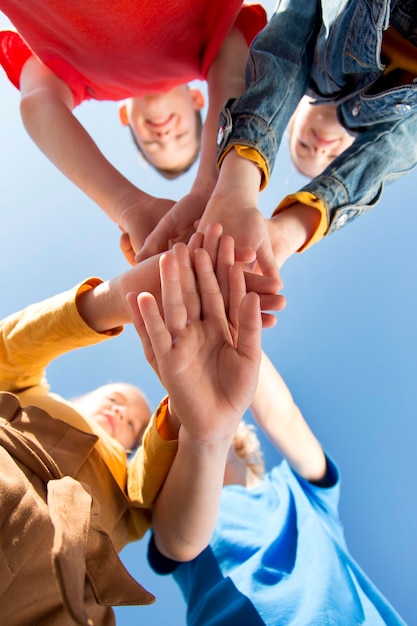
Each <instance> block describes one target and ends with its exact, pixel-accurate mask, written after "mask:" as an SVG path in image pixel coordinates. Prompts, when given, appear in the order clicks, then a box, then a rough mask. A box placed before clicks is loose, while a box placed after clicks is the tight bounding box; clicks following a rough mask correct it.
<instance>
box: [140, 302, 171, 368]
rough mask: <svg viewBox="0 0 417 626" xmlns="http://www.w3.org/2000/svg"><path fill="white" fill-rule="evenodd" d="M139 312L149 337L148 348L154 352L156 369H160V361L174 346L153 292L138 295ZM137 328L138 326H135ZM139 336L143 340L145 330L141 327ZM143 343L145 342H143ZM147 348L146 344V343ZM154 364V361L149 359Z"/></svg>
mask: <svg viewBox="0 0 417 626" xmlns="http://www.w3.org/2000/svg"><path fill="white" fill-rule="evenodd" d="M137 302H138V308H139V312H140V314H141V316H142V320H143V327H144V329H145V331H146V335H147V337H148V342H149V347H148V345H146V349H147V351H148V352H145V354H147V353H149V352H150V350H152V352H153V354H154V361H155V364H156V367H154V369H155V370H159V363H160V362H161V360H162V358H163V357H164V356H165V355H166V354H168V353H169V352H170V350H171V348H172V336H171V334H170V332H169V331H168V328H167V326H166V324H165V322H164V320H163V319H162V317H161V314H160V312H159V308H158V304H157V302H156V300H155V298H154V297H153V295H152V294H149V293H146V292H143V293H140V294H139V295H138V297H137ZM135 328H136V326H135ZM137 331H138V334H139V337H140V338H141V340H142V336H143V331H141V327H140V325H139V327H138V328H137ZM142 343H143V342H142ZM144 349H145V345H144ZM149 362H150V363H151V365H152V362H151V361H149Z"/></svg>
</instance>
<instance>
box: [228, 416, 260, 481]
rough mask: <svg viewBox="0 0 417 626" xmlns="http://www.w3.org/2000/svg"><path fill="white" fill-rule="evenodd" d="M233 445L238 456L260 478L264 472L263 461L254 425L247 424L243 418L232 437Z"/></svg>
mask: <svg viewBox="0 0 417 626" xmlns="http://www.w3.org/2000/svg"><path fill="white" fill-rule="evenodd" d="M233 447H234V449H235V452H236V454H237V455H238V457H240V458H241V459H242V460H243V462H244V463H245V465H246V467H248V468H249V469H250V470H251V471H252V472H253V473H254V474H255V475H256V476H258V477H259V478H262V477H263V475H264V474H265V463H264V460H263V454H262V450H261V444H260V441H259V439H258V437H257V435H256V432H255V426H253V425H252V424H247V423H246V422H245V421H244V420H242V421H241V422H240V423H239V426H238V427H237V430H236V433H235V436H234V437H233Z"/></svg>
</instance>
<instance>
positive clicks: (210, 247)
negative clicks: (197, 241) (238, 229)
mask: <svg viewBox="0 0 417 626" xmlns="http://www.w3.org/2000/svg"><path fill="white" fill-rule="evenodd" d="M222 232H223V227H222V225H221V224H218V223H214V224H209V225H208V226H207V228H206V232H205V234H204V241H203V248H204V250H206V251H207V252H208V254H209V256H210V259H211V262H212V265H213V268H214V271H216V267H217V254H218V249H219V245H220V237H221V236H222Z"/></svg>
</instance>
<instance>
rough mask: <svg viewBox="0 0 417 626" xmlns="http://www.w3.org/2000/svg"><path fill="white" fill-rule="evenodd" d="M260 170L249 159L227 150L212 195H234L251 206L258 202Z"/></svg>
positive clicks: (234, 151) (232, 150)
mask: <svg viewBox="0 0 417 626" xmlns="http://www.w3.org/2000/svg"><path fill="white" fill-rule="evenodd" d="M261 180H262V170H261V169H260V168H259V167H258V165H257V164H256V163H255V162H254V161H251V160H249V159H245V158H244V157H241V156H240V155H239V154H238V153H237V152H236V150H235V149H234V148H232V149H231V150H229V152H228V153H227V154H226V156H225V157H224V159H223V161H222V165H221V169H220V173H219V180H218V183H217V185H216V189H215V191H214V195H215V194H216V193H217V192H219V193H227V194H233V195H235V194H236V193H237V194H239V195H241V196H242V197H243V198H245V199H246V202H245V204H246V203H247V202H248V201H249V203H251V204H252V205H254V204H255V205H256V204H257V202H258V195H259V189H260V184H261Z"/></svg>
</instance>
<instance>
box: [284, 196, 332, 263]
mask: <svg viewBox="0 0 417 626" xmlns="http://www.w3.org/2000/svg"><path fill="white" fill-rule="evenodd" d="M297 202H300V203H301V204H305V205H306V206H310V207H313V208H314V209H317V211H319V212H320V222H319V224H318V226H317V229H316V231H315V232H314V233H313V235H312V236H311V237H310V239H309V240H308V241H306V242H305V243H304V244H303V245H302V246H301V248H299V249H298V250H297V252H304V250H307V248H309V247H310V246H312V245H313V244H315V243H317V242H318V241H320V239H322V238H323V237H324V235H325V234H326V231H327V229H328V226H329V223H328V217H327V210H326V207H325V206H324V204H323V202H322V201H321V200H320V199H319V198H317V196H315V195H314V194H312V193H310V192H309V191H299V192H297V193H294V194H291V195H289V196H287V197H286V198H284V200H282V202H280V204H279V205H278V206H277V208H276V209H275V211H274V212H273V214H272V217H274V215H277V214H278V213H282V212H283V211H285V210H286V209H288V208H289V207H290V206H292V205H293V204H295V203H297Z"/></svg>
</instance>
